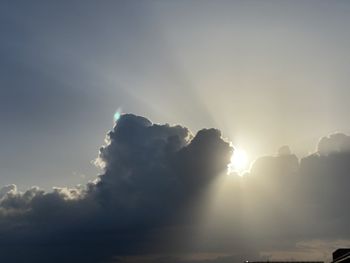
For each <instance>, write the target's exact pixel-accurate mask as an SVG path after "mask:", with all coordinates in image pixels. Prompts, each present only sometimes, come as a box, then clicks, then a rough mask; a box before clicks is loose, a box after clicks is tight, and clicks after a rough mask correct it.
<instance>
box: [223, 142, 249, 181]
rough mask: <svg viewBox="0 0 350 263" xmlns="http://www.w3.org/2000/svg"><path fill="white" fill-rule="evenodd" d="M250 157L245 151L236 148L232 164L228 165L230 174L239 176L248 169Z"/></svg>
mask: <svg viewBox="0 0 350 263" xmlns="http://www.w3.org/2000/svg"><path fill="white" fill-rule="evenodd" d="M247 166H248V155H247V152H246V151H245V150H243V149H240V148H236V147H235V149H234V151H233V154H232V157H231V162H230V164H229V165H228V173H232V172H236V173H238V174H239V175H241V174H242V172H244V171H245V170H246V169H247Z"/></svg>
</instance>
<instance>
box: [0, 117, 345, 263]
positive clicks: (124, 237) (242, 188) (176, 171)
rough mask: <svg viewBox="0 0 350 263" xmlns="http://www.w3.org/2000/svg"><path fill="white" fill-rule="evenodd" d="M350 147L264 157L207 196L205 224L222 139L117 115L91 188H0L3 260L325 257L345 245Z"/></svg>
mask: <svg viewBox="0 0 350 263" xmlns="http://www.w3.org/2000/svg"><path fill="white" fill-rule="evenodd" d="M348 138H349V137H348V136H347V135H344V134H335V135H330V136H327V137H324V138H322V139H321V140H320V142H319V145H318V148H317V152H315V153H314V154H310V155H309V156H306V157H304V158H301V159H300V160H299V159H298V157H297V156H296V155H295V154H293V152H292V151H291V149H290V148H289V146H286V145H285V146H282V147H281V148H280V149H279V150H278V151H277V153H276V154H275V155H273V156H264V157H260V158H258V159H257V160H256V161H255V162H254V163H253V165H252V167H251V170H250V172H249V173H248V174H247V175H246V176H245V177H242V178H239V177H237V178H235V179H233V180H231V181H230V180H226V181H225V180H224V181H225V185H224V186H223V185H221V187H216V188H215V187H214V188H212V189H211V190H210V191H211V192H210V191H209V192H210V193H211V195H218V197H217V198H216V197H215V198H216V200H217V201H216V202H217V203H216V205H215V206H216V207H215V208H214V209H212V210H211V212H207V215H206V217H207V218H205V219H204V218H200V217H201V215H204V214H205V213H204V214H203V213H202V214H201V213H199V210H200V208H201V206H202V205H203V202H209V203H210V202H213V201H210V198H213V196H211V197H210V198H208V196H206V194H208V191H207V190H208V189H210V186H211V185H215V184H217V183H218V181H217V180H215V179H217V178H219V177H220V175H225V173H226V169H227V164H228V163H229V161H230V157H231V155H232V152H233V149H232V147H231V146H230V144H229V143H228V142H226V141H224V140H223V139H222V138H221V133H220V131H218V130H216V129H203V130H200V131H199V132H198V133H197V134H196V135H193V134H192V133H191V132H190V131H189V130H188V129H187V128H185V127H182V126H170V125H168V124H165V125H159V124H153V123H152V122H150V121H149V120H147V119H146V118H143V117H140V116H135V115H131V114H126V115H122V116H121V118H120V119H119V120H118V122H117V123H116V125H115V126H114V128H113V129H112V130H111V131H110V132H109V133H108V134H107V137H106V144H105V145H104V146H103V147H101V149H100V152H99V156H98V158H97V160H96V164H97V165H99V166H100V167H101V168H102V169H103V173H102V174H101V175H99V176H98V177H97V178H96V180H94V181H93V182H90V183H89V184H88V185H87V186H86V187H77V188H65V187H61V188H59V187H55V188H53V190H52V191H51V192H49V193H47V192H44V191H42V190H40V189H39V188H38V187H32V188H31V189H28V190H27V191H25V192H20V191H19V190H18V189H17V187H16V186H15V185H7V186H4V187H3V188H1V189H0V258H1V261H4V262H48V261H49V262H197V263H199V262H229V261H231V260H235V261H242V260H245V259H249V260H252V259H258V258H260V259H267V258H270V259H291V258H293V259H303V258H301V257H302V256H305V255H306V254H307V251H311V250H310V249H308V247H307V248H305V247H300V244H312V253H311V252H310V257H308V259H322V258H317V257H320V255H321V256H322V255H325V254H327V253H329V251H330V249H331V248H330V247H329V246H328V247H327V244H333V243H334V242H333V241H334V240H338V241H339V240H349V239H350V232H349V228H348V222H349V221H350V212H349V211H348V209H347V202H348V200H349V192H348V189H347V188H348V185H349V183H350V178H349V171H350V154H349V151H348V149H347V146H346V143H347V141H348V140H349V139H348ZM220 178H223V177H220ZM228 178H229V177H228ZM219 181H220V180H219ZM212 182H213V183H212ZM220 182H223V181H222V180H221V181H220ZM213 189H216V190H215V191H217V192H215V191H214V190H213ZM220 189H221V190H220ZM218 191H219V192H218ZM220 191H221V192H220ZM215 198H214V199H215ZM201 199H202V203H201V202H198V200H201ZM208 209H209V208H208ZM209 210H210V209H209ZM201 220H202V221H201ZM315 240H316V241H317V242H315ZM338 243H339V242H338ZM338 243H337V244H338ZM298 244H299V245H298ZM318 244H322V246H321V245H318ZM317 246H318V247H319V250H320V252H319V253H318V252H316V251H317V249H318V247H317Z"/></svg>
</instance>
